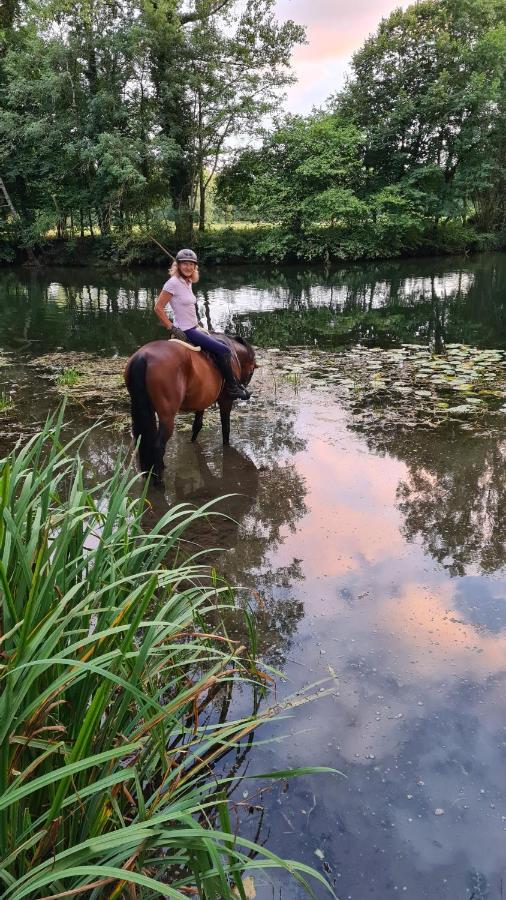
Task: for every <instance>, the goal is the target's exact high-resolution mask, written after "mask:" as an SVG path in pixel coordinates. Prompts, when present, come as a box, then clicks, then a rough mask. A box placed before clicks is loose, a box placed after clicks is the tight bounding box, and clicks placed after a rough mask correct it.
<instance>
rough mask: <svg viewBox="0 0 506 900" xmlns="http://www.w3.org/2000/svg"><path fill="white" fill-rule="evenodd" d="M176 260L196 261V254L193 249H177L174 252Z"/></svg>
mask: <svg viewBox="0 0 506 900" xmlns="http://www.w3.org/2000/svg"><path fill="white" fill-rule="evenodd" d="M176 262H193V263H195V265H196V264H197V263H198V259H197V254H196V253H194V251H193V250H179V252H178V253H177V254H176Z"/></svg>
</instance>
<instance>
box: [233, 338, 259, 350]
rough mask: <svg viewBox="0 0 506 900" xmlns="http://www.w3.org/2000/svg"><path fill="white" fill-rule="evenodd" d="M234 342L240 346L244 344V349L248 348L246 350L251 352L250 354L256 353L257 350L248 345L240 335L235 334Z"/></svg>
mask: <svg viewBox="0 0 506 900" xmlns="http://www.w3.org/2000/svg"><path fill="white" fill-rule="evenodd" d="M234 341H237V343H238V344H242V345H243V347H246V350H249V352H250V353H254V352H255V348H254V347H253V346H252V345H251V344H249V343H248V341H246V340H245V339H244V338H243V337H242V336H241V335H240V334H234Z"/></svg>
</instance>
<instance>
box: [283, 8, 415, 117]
mask: <svg viewBox="0 0 506 900" xmlns="http://www.w3.org/2000/svg"><path fill="white" fill-rule="evenodd" d="M399 6H401V7H403V8H405V7H406V6H408V2H407V0H402V2H395V0H354V2H353V4H350V2H349V0H277V5H276V12H277V15H278V17H279V19H280V20H283V19H289V18H290V19H293V20H294V21H295V22H297V23H298V24H299V25H304V26H305V27H306V30H307V40H308V43H307V44H305V45H303V46H300V47H296V48H295V50H294V54H293V60H292V62H293V68H294V72H295V74H296V76H297V79H298V82H297V84H296V85H294V86H293V87H292V88H290V90H289V92H288V98H287V109H288V110H290V111H291V112H300V113H302V114H305V113H307V112H309V111H310V110H311V108H312V107H313V106H315V105H317V106H318V105H321V104H322V103H323V102H324V101H325V100H326V98H327V97H328V96H329V95H330V94H333V93H335V92H336V91H338V90H340V88H342V87H343V85H344V82H345V78H346V73H347V70H348V66H349V63H350V61H351V57H352V55H353V53H354V52H355V51H356V50H358V48H359V47H361V46H362V44H363V43H364V41H365V39H366V38H367V37H368V35H369V34H371V33H373V32H374V31H375V30H376V29H377V27H378V25H379V22H380V20H381V19H382V18H384V17H385V16H388V15H389V14H390V13H391V12H392V11H393V10H394V9H397V8H398V7H399Z"/></svg>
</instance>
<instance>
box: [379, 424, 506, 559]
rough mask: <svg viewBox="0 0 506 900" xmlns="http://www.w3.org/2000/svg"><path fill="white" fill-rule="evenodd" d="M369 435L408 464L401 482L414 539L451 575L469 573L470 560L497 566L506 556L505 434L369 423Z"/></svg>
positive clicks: (407, 525) (410, 537)
mask: <svg viewBox="0 0 506 900" xmlns="http://www.w3.org/2000/svg"><path fill="white" fill-rule="evenodd" d="M367 442H368V444H369V445H370V446H371V447H373V448H374V449H375V450H378V449H381V450H386V451H387V452H388V453H390V454H392V455H393V456H396V457H398V458H399V459H402V460H403V461H404V462H405V463H406V465H407V466H408V475H407V477H406V479H405V480H404V481H401V482H400V484H399V486H398V488H397V499H398V506H399V509H400V510H401V512H402V514H403V515H404V528H403V531H404V534H405V536H406V537H407V539H408V540H410V541H413V540H416V539H420V540H421V541H422V544H423V546H424V549H425V550H426V551H427V552H428V553H430V555H431V556H432V557H433V558H434V559H436V560H437V561H438V562H439V563H441V564H442V565H444V566H445V568H447V569H448V571H449V572H450V573H451V574H452V575H464V574H466V572H467V570H468V568H469V567H470V566H475V567H476V566H477V567H478V568H479V570H480V571H481V572H485V573H491V572H494V571H496V570H497V569H499V568H501V567H502V566H503V565H504V564H505V563H506V541H505V538H504V534H505V530H504V523H505V521H506V480H505V478H504V469H505V464H506V439H505V438H504V437H501V436H500V435H498V434H495V435H493V434H489V435H485V436H480V437H479V438H478V437H473V436H472V435H471V434H469V433H465V432H459V433H458V434H455V433H454V432H452V431H450V430H448V431H445V432H443V431H439V432H438V433H437V435H434V434H432V433H431V434H428V433H427V432H419V433H417V435H416V438H415V436H414V435H413V434H411V435H406V434H405V433H401V432H400V431H399V432H395V430H394V429H392V430H391V432H390V433H389V434H387V433H385V432H382V433H381V435H380V434H379V433H377V434H374V433H373V432H371V431H370V430H369V429H368V433H367Z"/></svg>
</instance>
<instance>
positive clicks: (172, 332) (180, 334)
mask: <svg viewBox="0 0 506 900" xmlns="http://www.w3.org/2000/svg"><path fill="white" fill-rule="evenodd" d="M169 338H176V339H177V340H178V341H184V342H185V344H189V343H190V341H189V340H188V338H187V337H186V335H185V333H184V331H182V330H181V328H177V327H176V326H175V325H173V326H172V328H169Z"/></svg>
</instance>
